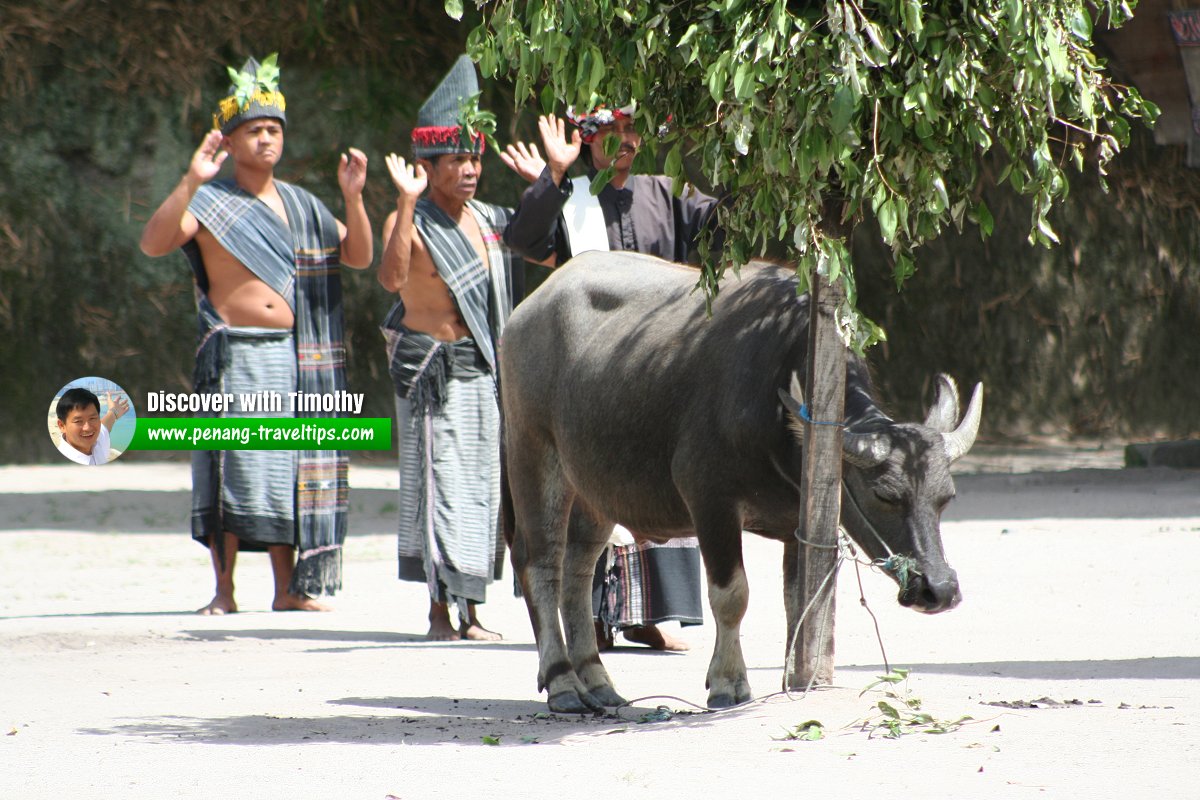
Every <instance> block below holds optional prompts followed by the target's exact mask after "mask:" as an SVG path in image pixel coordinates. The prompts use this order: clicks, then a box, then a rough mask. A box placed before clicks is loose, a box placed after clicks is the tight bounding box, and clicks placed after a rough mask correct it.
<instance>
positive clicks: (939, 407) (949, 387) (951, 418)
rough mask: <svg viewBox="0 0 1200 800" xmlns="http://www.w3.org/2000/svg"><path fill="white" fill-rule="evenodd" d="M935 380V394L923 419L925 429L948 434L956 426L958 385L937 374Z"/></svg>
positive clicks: (947, 377)
mask: <svg viewBox="0 0 1200 800" xmlns="http://www.w3.org/2000/svg"><path fill="white" fill-rule="evenodd" d="M935 380H936V381H937V393H936V394H935V396H934V399H933V405H932V406H931V407H930V409H929V414H928V415H927V416H926V417H925V427H927V428H933V429H934V430H935V431H937V432H938V433H949V432H950V431H952V430H954V426H955V425H957V424H958V385H957V384H955V383H954V379H953V378H951V377H950V376H949V375H943V374H938V376H937V378H935Z"/></svg>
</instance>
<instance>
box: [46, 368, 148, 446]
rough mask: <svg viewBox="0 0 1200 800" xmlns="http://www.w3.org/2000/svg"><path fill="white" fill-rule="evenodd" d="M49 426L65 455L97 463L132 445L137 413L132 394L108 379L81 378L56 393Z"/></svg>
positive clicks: (51, 404) (51, 405)
mask: <svg viewBox="0 0 1200 800" xmlns="http://www.w3.org/2000/svg"><path fill="white" fill-rule="evenodd" d="M46 427H47V428H48V429H49V431H50V441H52V442H53V443H54V446H55V447H57V448H58V452H60V453H62V454H63V456H65V457H66V458H68V459H70V460H71V461H74V462H75V463H76V464H88V465H92V466H95V465H98V464H107V463H108V462H110V461H112V460H114V459H115V458H117V457H118V456H120V455H121V453H123V452H125V448H127V447H129V442H130V441H131V440H132V439H133V432H134V429H136V428H137V412H136V411H134V409H133V401H132V400H130V399H129V394H128V393H127V392H126V391H125V390H124V389H122V388H121V387H120V386H118V385H117V384H115V383H113V382H112V381H110V380H109V379H108V378H97V377H94V376H93V377H88V378H77V379H76V380H73V381H71V382H70V383H68V384H67V385H66V386H64V387H63V388H61V389H59V390H58V393H57V394H56V395H54V400H52V401H51V403H50V413H49V415H48V416H47V418H46Z"/></svg>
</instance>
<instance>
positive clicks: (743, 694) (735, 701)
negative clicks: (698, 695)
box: [708, 690, 750, 708]
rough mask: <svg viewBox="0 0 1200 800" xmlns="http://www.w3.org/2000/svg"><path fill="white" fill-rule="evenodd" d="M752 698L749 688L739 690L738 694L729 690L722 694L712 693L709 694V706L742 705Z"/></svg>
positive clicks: (727, 706)
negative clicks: (730, 692)
mask: <svg viewBox="0 0 1200 800" xmlns="http://www.w3.org/2000/svg"><path fill="white" fill-rule="evenodd" d="M749 699H750V692H749V691H748V690H739V691H738V693H737V694H736V695H733V694H729V693H727V692H721V693H720V694H710V695H709V696H708V707H709V708H730V707H731V706H736V705H741V704H742V703H745V702H747V701H748V700H749Z"/></svg>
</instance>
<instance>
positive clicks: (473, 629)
mask: <svg viewBox="0 0 1200 800" xmlns="http://www.w3.org/2000/svg"><path fill="white" fill-rule="evenodd" d="M458 633H459V635H460V636H461V637H462V638H464V639H469V640H470V641H472V642H498V641H500V640H501V639H503V638H504V637H503V636H501V635H500V634H498V633H496V632H495V631H489V630H488V629H487V628H485V627H483V626H482V625H480V624H479V620H475V622H473V623H471V624H469V625H468V624H467V623H466V622H465V621H463V620H459V623H458Z"/></svg>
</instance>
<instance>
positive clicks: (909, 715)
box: [851, 668, 973, 739]
mask: <svg viewBox="0 0 1200 800" xmlns="http://www.w3.org/2000/svg"><path fill="white" fill-rule="evenodd" d="M908 672H909V671H908V670H906V669H899V668H897V669H894V670H892V671H891V672H890V673H888V674H887V675H880V676H879V677H878V679H877V680H875V681H874V682H873V683H871V684H869V685H868V686H867V687H866V688H865V689H863V690H862V692H860V693H859V695H858V696H859V697H862V696H863V695H865V694H867V693H868V692H876V693H881V694H882V695H883V698H882V699H880V700H878V701H876V703H875V711H874V713H872V714H871V715H870V716H868V717H866V718H865V719H862V720H859V721H857V722H854V723H851V724H852V725H853V726H857V727H858V729H859V730H861V731H862V732H864V733H866V734H867V738H869V739H871V738H874V737H876V736H883V737H885V738H888V739H899V738H900V737H901V736H906V735H908V734H913V733H930V734H941V733H952V732H954V731H957V730H958V729H959V728H961V727H962V726H963V725H964V724H966V723H967V722H970V721H971V720H972V719H973V718H972V717H970V716H962V717H959V718H958V719H955V720H943V719H938V718H937V717H935V716H934V715H932V714H930V713H929V712H927V711H924V710H923V709H922V707H921V698H919V697H916V696H914V695H913V694H912V692H911V691H910V690H909V688H908ZM880 687H886V688H884V689H880Z"/></svg>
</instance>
